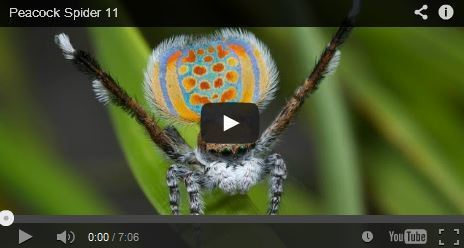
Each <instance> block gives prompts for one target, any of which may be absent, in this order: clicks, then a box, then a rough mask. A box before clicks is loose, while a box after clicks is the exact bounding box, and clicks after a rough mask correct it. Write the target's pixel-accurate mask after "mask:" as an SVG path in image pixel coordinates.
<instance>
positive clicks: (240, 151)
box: [238, 146, 247, 154]
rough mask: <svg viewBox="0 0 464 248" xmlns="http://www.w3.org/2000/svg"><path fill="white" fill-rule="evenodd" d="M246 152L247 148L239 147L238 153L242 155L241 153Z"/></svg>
mask: <svg viewBox="0 0 464 248" xmlns="http://www.w3.org/2000/svg"><path fill="white" fill-rule="evenodd" d="M246 150H247V149H246V147H245V146H239V147H238V153H240V154H241V153H245V152H246Z"/></svg>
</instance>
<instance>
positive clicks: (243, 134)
mask: <svg viewBox="0 0 464 248" xmlns="http://www.w3.org/2000/svg"><path fill="white" fill-rule="evenodd" d="M200 128H201V130H200V133H201V138H202V140H203V141H204V142H207V143H216V144H248V143H254V142H255V141H256V140H257V139H258V135H259V110H258V106H256V104H253V103H208V104H205V105H203V107H202V109H201V122H200Z"/></svg>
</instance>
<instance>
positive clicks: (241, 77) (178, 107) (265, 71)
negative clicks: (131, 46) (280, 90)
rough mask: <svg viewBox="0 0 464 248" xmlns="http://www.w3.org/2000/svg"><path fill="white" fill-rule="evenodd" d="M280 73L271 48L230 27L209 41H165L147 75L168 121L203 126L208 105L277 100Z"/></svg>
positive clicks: (182, 38)
mask: <svg viewBox="0 0 464 248" xmlns="http://www.w3.org/2000/svg"><path fill="white" fill-rule="evenodd" d="M276 84H277V71H276V69H275V65H274V62H273V61H272V58H271V57H270V54H269V52H268V50H267V48H266V47H265V46H264V45H263V44H262V43H261V42H260V41H258V40H257V39H256V37H255V36H254V35H253V34H251V33H248V32H244V31H239V30H238V31H235V30H230V29H225V30H221V31H219V32H217V33H216V34H214V35H211V36H208V37H199V38H192V37H187V36H179V37H176V38H173V39H170V40H167V41H164V42H163V43H161V44H160V45H159V46H158V47H157V48H156V49H155V50H154V52H153V55H152V57H151V59H150V62H149V64H148V69H147V72H146V74H145V88H146V93H147V98H148V99H149V101H150V103H151V104H152V105H153V106H154V108H155V109H156V110H157V111H159V112H160V113H161V114H162V115H163V116H164V117H167V118H176V119H178V120H180V121H186V122H198V121H199V120H200V113H201V108H202V106H203V105H204V104H206V103H219V102H246V103H256V104H257V105H258V106H259V107H260V108H263V107H264V106H265V104H266V103H267V102H268V101H269V100H271V99H272V97H273V94H274V91H275V88H276Z"/></svg>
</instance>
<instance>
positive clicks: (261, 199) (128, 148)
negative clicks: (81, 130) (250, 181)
mask: <svg viewBox="0 0 464 248" xmlns="http://www.w3.org/2000/svg"><path fill="white" fill-rule="evenodd" d="M91 33H92V35H93V37H94V42H95V45H96V50H97V53H98V57H99V59H100V60H101V62H102V64H103V66H104V68H106V69H107V70H108V71H110V72H111V73H112V75H113V76H114V77H115V79H116V80H118V82H119V83H120V85H121V86H122V87H124V88H125V89H126V90H127V91H128V92H129V94H130V95H132V96H134V97H135V98H136V99H137V100H138V102H139V103H141V104H142V105H144V106H145V109H148V108H147V107H146V104H145V101H144V97H143V87H142V82H143V71H144V69H145V67H146V63H147V58H148V56H149V54H150V49H149V48H148V46H147V44H146V43H145V41H144V40H143V38H142V36H141V35H140V33H139V31H138V30H137V29H134V28H92V29H91ZM111 116H112V119H113V123H114V124H115V129H116V133H117V135H118V138H119V141H120V144H121V145H122V148H123V151H124V153H125V154H126V158H127V160H128V161H129V164H130V166H131V169H132V171H133V173H134V175H135V177H136V179H137V181H138V183H139V185H140V186H141V187H142V189H143V191H144V192H145V194H146V196H147V197H148V199H149V200H150V202H151V203H152V205H153V206H154V207H155V208H156V210H157V211H158V212H159V213H160V214H169V213H170V209H169V199H168V188H167V186H166V182H165V178H166V171H167V169H168V166H169V161H167V160H166V158H165V156H164V155H163V154H162V152H161V151H160V150H159V149H158V148H156V147H155V145H154V144H153V143H152V141H151V140H150V139H149V138H148V137H147V135H146V134H145V130H144V129H143V128H142V127H141V126H140V125H139V124H138V123H137V122H136V121H135V120H133V119H131V118H130V117H129V116H127V114H126V113H124V112H122V111H120V110H119V109H117V108H115V107H111ZM164 124H165V123H161V125H164ZM176 127H177V128H178V129H179V131H180V132H181V134H182V136H184V137H185V138H186V140H187V142H188V143H189V144H191V145H194V146H195V144H196V137H197V135H198V131H199V130H198V126H190V127H183V126H176ZM289 188H290V189H291V188H292V186H289ZM182 191H183V192H182V193H183V194H182V195H184V198H183V204H181V205H182V212H183V213H188V210H187V205H188V204H186V202H187V199H186V198H185V196H186V195H187V194H185V189H183V188H182ZM267 191H268V189H267V187H262V186H261V187H260V186H257V187H255V188H254V189H253V190H252V192H251V193H250V194H249V195H252V197H249V196H248V195H235V196H228V195H225V194H224V193H222V192H219V191H213V192H212V193H207V192H206V193H205V202H206V213H207V214H264V213H265V210H266V209H267V204H268V203H267V202H268V199H267V195H268V194H267ZM304 194H305V193H302V192H300V191H297V190H293V191H292V190H290V191H288V192H286V194H284V201H287V203H286V204H285V205H288V206H293V205H295V204H298V202H300V201H302V202H305V200H303V199H305V198H306V199H308V197H307V196H306V195H304ZM285 199H288V200H285ZM290 199H294V201H295V202H294V203H291V202H289V201H291V200H290ZM285 205H284V206H283V207H282V211H281V213H283V214H292V212H291V211H290V210H292V209H293V210H295V211H298V213H301V212H305V213H311V212H313V210H312V209H310V207H311V205H313V203H311V201H310V200H308V203H303V204H301V205H300V207H298V208H295V207H285Z"/></svg>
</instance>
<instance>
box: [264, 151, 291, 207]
mask: <svg viewBox="0 0 464 248" xmlns="http://www.w3.org/2000/svg"><path fill="white" fill-rule="evenodd" d="M264 163H265V166H266V170H268V171H269V172H270V174H271V177H270V184H271V185H270V189H269V198H270V202H269V209H268V214H270V215H275V214H277V211H278V210H279V206H280V199H281V197H282V192H283V183H284V181H285V179H286V178H287V167H286V166H285V161H284V160H283V158H282V157H281V156H280V155H279V154H277V153H274V154H272V155H270V156H269V157H267V158H266V160H265V161H264Z"/></svg>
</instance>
